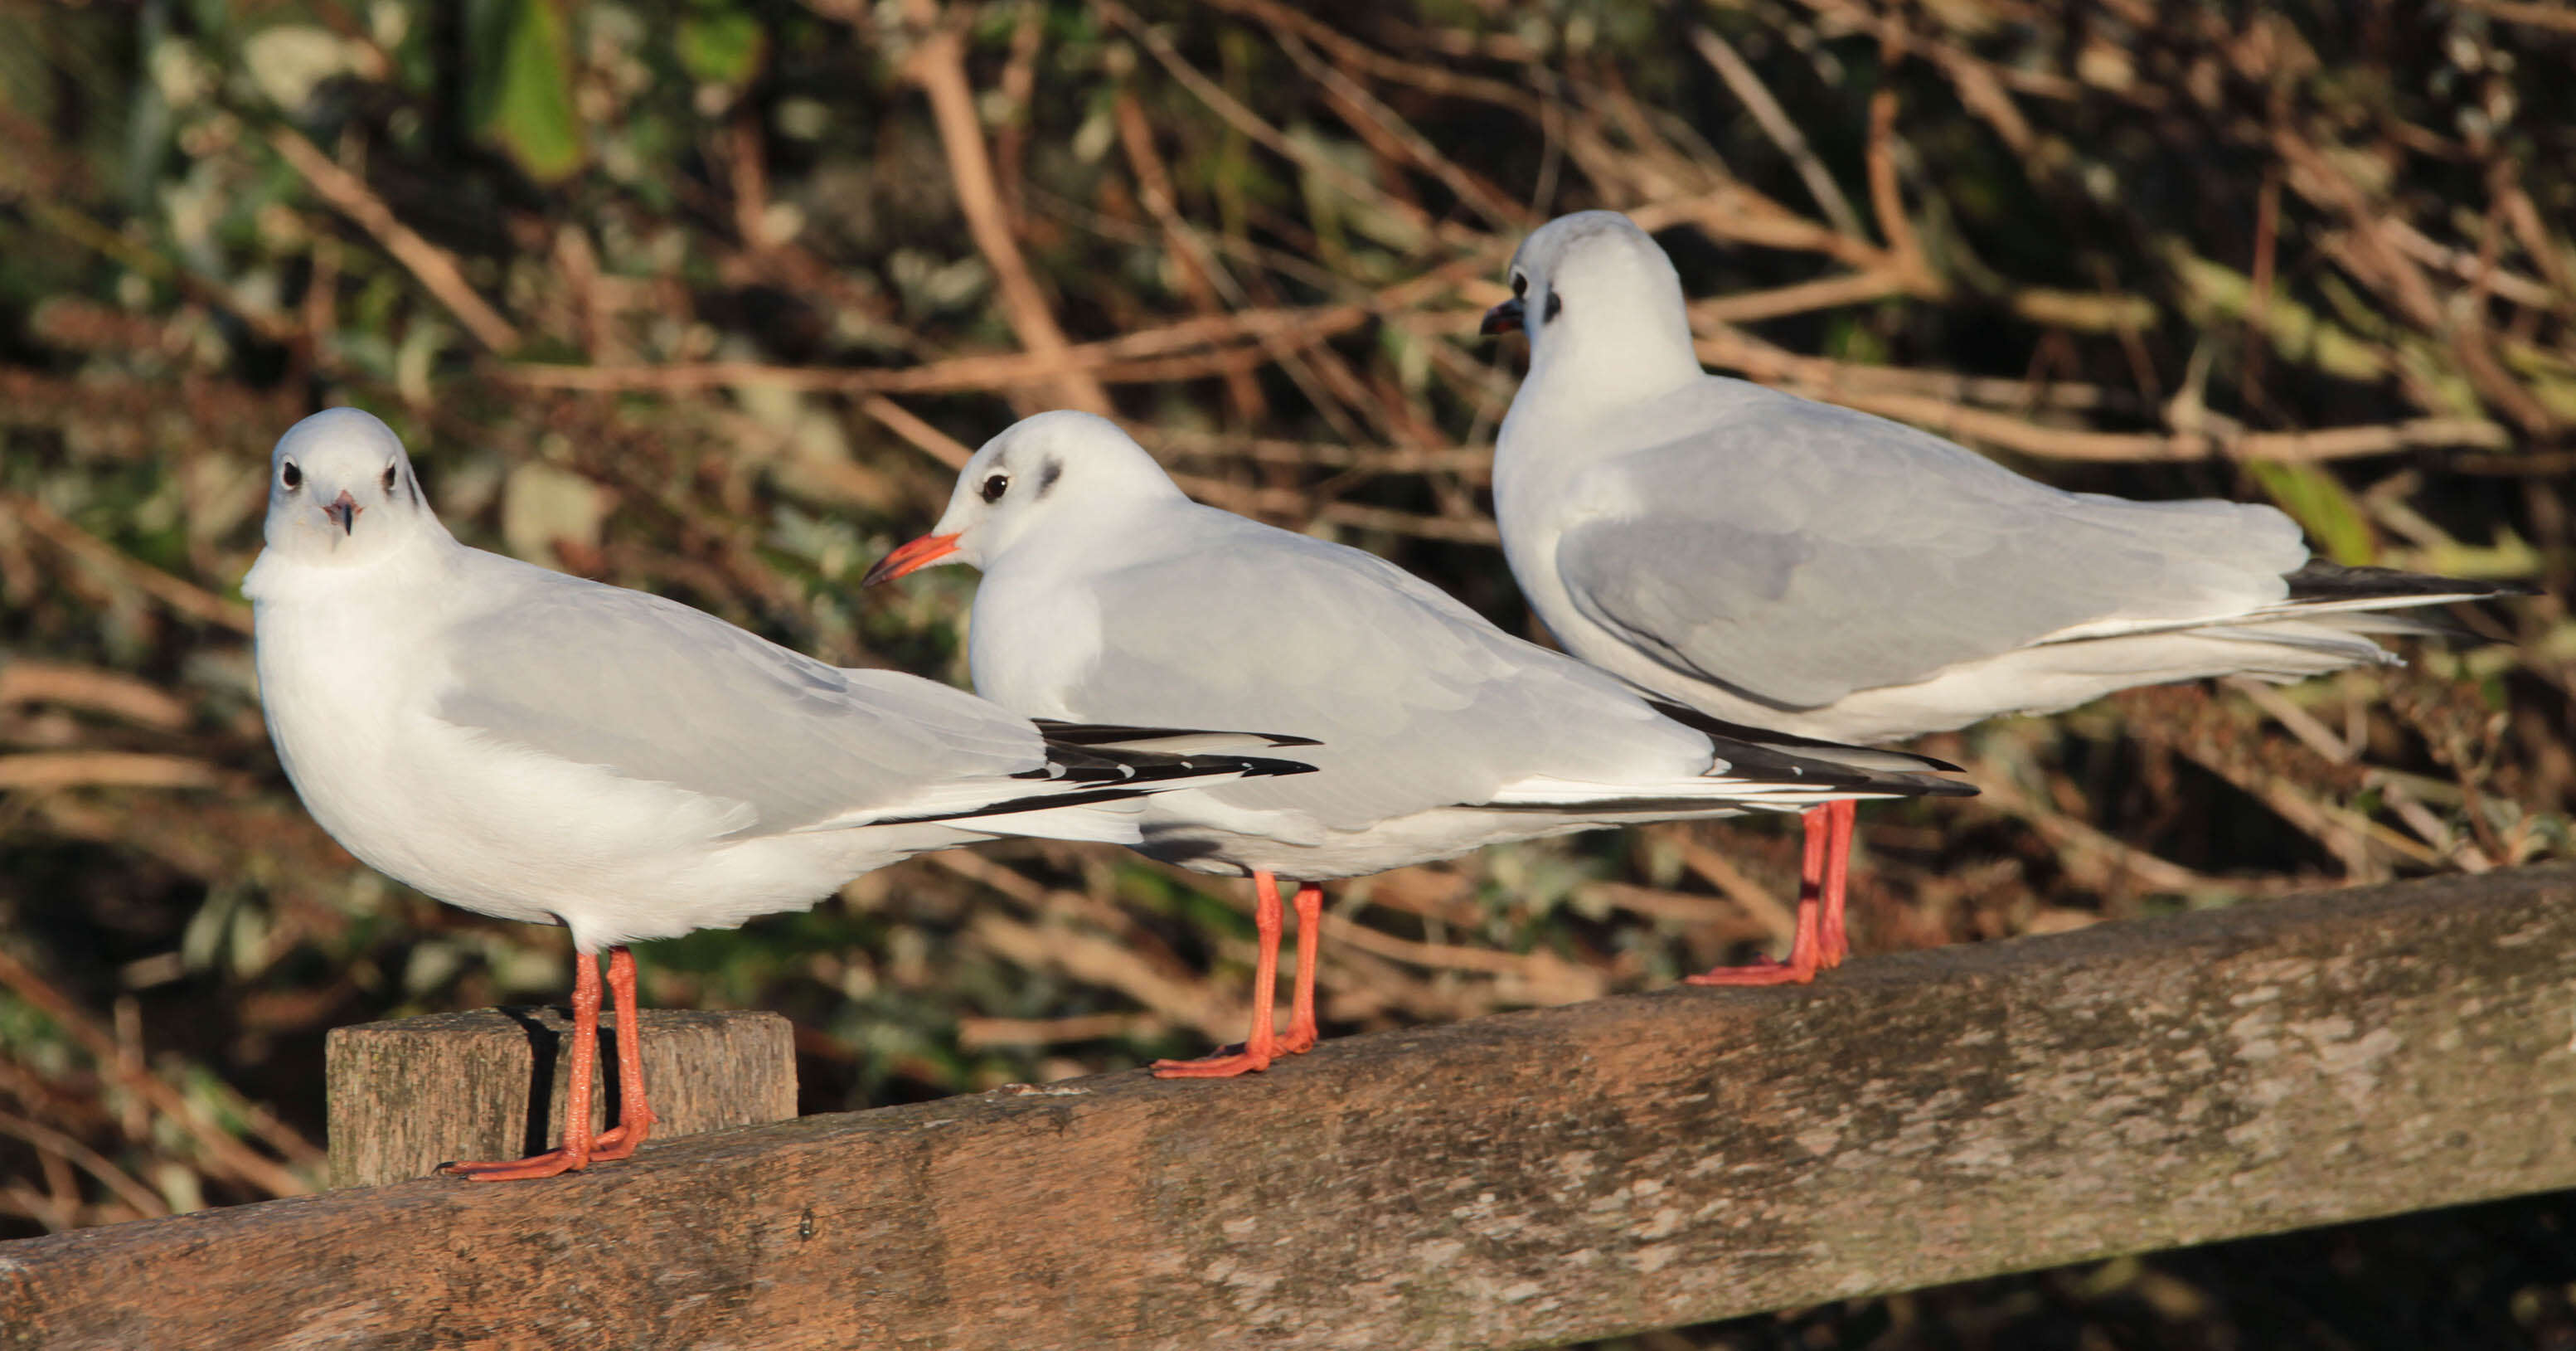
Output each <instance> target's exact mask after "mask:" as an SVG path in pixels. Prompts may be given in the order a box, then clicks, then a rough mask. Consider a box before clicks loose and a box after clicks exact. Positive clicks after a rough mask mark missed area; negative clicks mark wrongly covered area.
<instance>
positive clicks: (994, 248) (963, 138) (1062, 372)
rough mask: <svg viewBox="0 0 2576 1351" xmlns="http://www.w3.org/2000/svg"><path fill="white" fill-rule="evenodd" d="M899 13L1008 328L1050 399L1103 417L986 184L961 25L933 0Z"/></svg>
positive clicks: (988, 157) (1103, 398) (918, 0)
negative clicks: (907, 27) (908, 31)
mask: <svg viewBox="0 0 2576 1351" xmlns="http://www.w3.org/2000/svg"><path fill="white" fill-rule="evenodd" d="M904 14H905V18H906V19H907V20H908V21H909V22H910V23H911V24H912V26H913V28H914V29H915V30H916V34H915V37H916V44H915V46H914V47H913V51H912V55H911V57H910V58H909V60H908V62H907V64H906V74H908V75H909V76H910V77H911V78H912V80H913V81H914V82H915V83H917V84H919V85H920V86H921V89H922V92H923V93H924V94H926V95H928V96H929V99H930V111H931V117H932V119H933V120H934V121H936V122H937V123H938V125H939V141H940V144H941V146H942V147H944V148H945V149H946V151H947V153H948V176H949V179H950V181H951V183H952V184H953V185H954V186H955V188H956V190H957V209H958V210H959V211H960V212H962V213H964V215H965V217H966V228H967V230H968V231H969V232H970V233H972V234H973V235H974V237H975V247H976V249H977V250H978V251H980V252H981V253H982V254H983V255H984V261H985V262H987V263H989V264H990V265H991V266H992V269H993V280H994V284H995V286H996V287H997V288H998V290H999V292H1000V296H1001V302H1002V312H1003V315H1004V316H1005V317H1006V318H1008V319H1009V320H1010V324H1011V331H1012V332H1014V333H1016V334H1018V335H1019V339H1020V345H1021V346H1023V347H1025V348H1027V349H1028V351H1029V355H1030V356H1031V357H1033V358H1035V359H1036V361H1037V365H1038V367H1039V368H1040V371H1041V373H1042V380H1043V383H1044V384H1045V386H1046V388H1048V389H1049V390H1050V391H1052V395H1053V397H1054V399H1055V400H1056V401H1057V402H1059V403H1060V404H1062V405H1063V406H1066V407H1071V408H1080V409H1083V410H1084V411H1086V412H1092V413H1100V414H1103V415H1106V414H1107V413H1108V412H1109V411H1110V402H1109V391H1108V390H1107V389H1105V388H1103V387H1102V385H1101V383H1100V380H1099V379H1098V377H1096V376H1095V375H1093V374H1092V373H1090V372H1088V371H1086V370H1084V369H1082V368H1081V367H1079V366H1076V365H1074V364H1072V363H1071V362H1069V361H1068V360H1067V359H1066V356H1065V353H1066V350H1067V348H1068V346H1069V344H1068V343H1067V341H1066V339H1065V336H1064V330H1063V329H1062V328H1061V327H1058V326H1057V324H1056V321H1055V310H1054V308H1053V307H1052V306H1051V305H1050V304H1048V302H1047V298H1046V292H1045V291H1043V290H1041V289H1040V288H1039V286H1038V283H1037V279H1036V278H1035V277H1033V276H1031V275H1030V273H1029V265H1028V260H1027V259H1025V258H1023V257H1021V256H1020V245H1019V241H1018V240H1016V239H1014V238H1013V237H1012V235H1011V226H1010V220H1009V216H1008V213H1007V212H1006V211H1005V210H1004V209H1003V205H1002V195H1001V190H1000V189H999V188H998V187H996V186H995V185H994V181H993V160H992V154H991V151H990V150H989V148H988V147H986V146H985V144H984V126H983V122H982V120H981V119H980V118H978V117H977V115H976V112H975V90H974V87H973V86H972V85H970V84H969V83H968V82H967V79H966V32H965V30H964V29H963V28H962V27H960V26H958V25H957V24H956V23H953V22H950V21H949V20H948V19H947V18H946V17H945V16H943V15H942V14H941V12H940V10H939V7H938V5H937V4H936V3H934V0H906V3H905V5H904ZM1032 383H1036V382H1032Z"/></svg>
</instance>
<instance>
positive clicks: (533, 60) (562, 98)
mask: <svg viewBox="0 0 2576 1351" xmlns="http://www.w3.org/2000/svg"><path fill="white" fill-rule="evenodd" d="M503 9H504V10H505V11H507V12H506V13H505V14H504V15H503V16H501V18H502V26H501V29H500V41H499V43H498V48H499V50H498V51H497V52H496V53H495V54H494V55H495V59H496V60H497V63H498V69H497V70H496V71H495V72H494V78H493V81H492V98H491V102H490V104H489V106H488V109H487V111H486V112H485V113H484V115H483V122H482V132H483V134H484V135H485V136H487V137H489V138H491V139H492V140H494V141H496V142H498V143H499V144H500V146H501V148H502V149H503V150H505V151H507V152H508V153H509V156H510V158H511V159H513V160H516V161H517V162H518V165H519V168H520V169H521V170H522V171H524V172H525V173H526V174H527V175H528V177H530V178H533V179H535V180H537V181H538V182H540V183H553V182H557V181H559V180H561V179H564V178H568V177H570V176H571V175H573V174H574V173H577V172H579V171H580V169H581V167H582V164H583V162H584V161H585V160H586V159H587V158H588V150H587V147H585V146H584V144H583V140H582V126H581V115H580V113H578V112H576V111H575V110H574V108H573V103H572V40H571V36H570V34H569V33H567V32H566V31H565V28H566V25H565V23H564V16H563V11H562V10H560V9H558V8H557V7H556V4H555V0H505V2H504V5H503Z"/></svg>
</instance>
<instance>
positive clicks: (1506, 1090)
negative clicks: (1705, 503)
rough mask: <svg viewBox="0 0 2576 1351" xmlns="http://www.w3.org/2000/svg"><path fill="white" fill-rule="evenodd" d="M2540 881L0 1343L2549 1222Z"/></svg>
mask: <svg viewBox="0 0 2576 1351" xmlns="http://www.w3.org/2000/svg"><path fill="white" fill-rule="evenodd" d="M2571 956H2576V869H2571V868H2569V867H2567V866H2564V865H2550V866H2546V867H2535V868H2526V869H2520V870H2516V871H2511V872H2497V873H2490V874H2486V875H2484V876H2481V877H2461V878H2443V879H2437V880H2430V881H2423V882H2415V883H2407V884H2401V885H2397V886H2391V887H2382V888H2372V889H2367V890H2353V891H2346V892H2341V893H2335V894H2330V895H2320V896H2311V897H2303V898H2298V899H2293V900H2285V901H2279V902H2273V903H2268V904H2259V905H2246V906H2242V907H2238V908H2235V909H2231V910H2224V911H2210V912H2203V913H2197V914H2188V915H2181V916H2175V917H2171V918H2165V919H2158V920H2153V921H2147V922H2141V923H2134V924H2118V925H2103V926H2099V927H2096V928H2093V929H2088V930H2085V931H2082V932H2079V933H2072V934H2063V935H2056V936H2050V937H2042V938H2027V939H2019V940H2015V941H2012V942H2007V943H1995V944H1990V945H1984V946H1976V947H1963V948H1950V949H1943V950H1939V951H1933V952H1923V953H1913V954H1906V955H1903V956H1897V957H1886V958H1876V959H1869V960H1863V961H1860V962H1857V963H1854V964H1852V965H1850V966H1846V967H1845V968H1843V969H1842V970H1841V971H1840V972H1837V973H1835V974H1833V975H1831V976H1829V977H1827V978H1826V979H1825V980H1824V981H1823V982H1820V983H1819V984H1817V985H1815V986H1813V987H1809V988H1806V989H1782V990H1698V989H1676V990H1668V991H1664V992H1662V993H1657V994H1651V995H1642V996H1631V997H1624V998H1617V999H1605V1000H1598V1001H1594V1002H1592V1003H1588V1004H1580V1005H1574V1006H1571V1007H1567V1008H1560V1009H1551V1010H1544V1011H1536V1012H1529V1013H1516V1014H1507V1015H1504V1016H1500V1017H1493V1018H1484V1019H1478V1020H1475V1021H1473V1022H1468V1023H1462V1024H1458V1025H1456V1026H1451V1027H1443V1028H1432V1029H1423V1030H1416V1031H1406V1032H1399V1033H1390V1034H1384V1035H1377V1036H1367V1037H1354V1038H1350V1039H1348V1040H1345V1041H1342V1042H1337V1043H1333V1044H1329V1045H1327V1046H1325V1047H1324V1048H1322V1049H1320V1050H1318V1051H1317V1052H1316V1053H1314V1054H1312V1055H1309V1056H1305V1057H1301V1058H1299V1059H1297V1060H1294V1061H1291V1062H1288V1063H1286V1064H1284V1065H1283V1066H1281V1067H1279V1068H1277V1069H1274V1070H1272V1071H1271V1072H1270V1073H1268V1074H1266V1075H1262V1076H1258V1077H1254V1078H1249V1079H1243V1080H1235V1081H1228V1082H1186V1081H1175V1082H1162V1081H1157V1080H1154V1079H1151V1078H1148V1077H1146V1076H1145V1075H1143V1074H1141V1073H1125V1074H1115V1075H1107V1076H1102V1077H1099V1078H1094V1079H1088V1080H1081V1081H1076V1082H1073V1083H1068V1084H1060V1085H1054V1086H1051V1087H1049V1088H1047V1089H1044V1090H1038V1091H1034V1092H1030V1093H1026V1094H1023V1095H1014V1094H1012V1093H1010V1092H1008V1091H1002V1092H996V1093H989V1094H983V1095H980V1096H975V1097H966V1098H953V1099H949V1100H946V1101H942V1102H934V1103H925V1104H919V1105H913V1106H905V1107H897V1108H889V1109H885V1110H880V1111H873V1112H861V1113H856V1114H851V1115H841V1116H823V1117H807V1118H804V1119H802V1120H798V1121H794V1122H788V1123H784V1124H780V1125H774V1126H760V1127H750V1128H745V1129H740V1130H732V1131H719V1132H716V1133H713V1134H709V1135H701V1136H696V1137H693V1138H690V1139H685V1140H679V1141H674V1142H671V1143H669V1144H655V1145H651V1146H648V1147H647V1148H646V1150H645V1151H644V1153H643V1154H642V1155H640V1156H639V1157H637V1158H636V1159H634V1160H631V1161H628V1162H626V1163H623V1164H618V1165H610V1166H602V1167H600V1168H596V1169H594V1170H592V1171H591V1172H589V1173H586V1174H581V1175H578V1176H571V1177H564V1178H558V1179H551V1180H548V1181H544V1182H533V1183H514V1184H507V1185H477V1184H467V1183H462V1182H454V1181H449V1180H444V1179H429V1180H424V1181H415V1182H406V1183H401V1184H398V1185H395V1186H389V1187H381V1188H373V1189H365V1190H357V1191H347V1192H337V1193H332V1194H329V1195H325V1196H319V1197H307V1198H297V1199H293V1200H286V1201H275V1202H269V1203H265V1204H261V1205H253V1206H243V1207H239V1208H236V1209H231V1210H224V1211H216V1212H211V1213H205V1214H199V1215H191V1216H184V1217H180V1218H176V1219H169V1220H152V1221H141V1222H137V1223H133V1224H124V1225H115V1226H109V1227H105V1228H100V1229H91V1230H84V1231H78V1232H74V1233H69V1234H62V1235H55V1236H51V1237H46V1238H38V1239H29V1240H23V1241H20V1242H16V1243H11V1244H0V1347H11V1348H19V1347H48V1348H92V1347H101V1348H104V1347H134V1346H152V1347H159V1348H177V1347H198V1346H222V1347H335V1348H344V1347H394V1348H410V1347H433V1346H464V1345H471V1346H476V1347H503V1346H510V1347H518V1346H528V1347H552V1346H574V1345H579V1346H587V1347H629V1346H636V1347H641V1346H650V1347H656V1348H717V1347H753V1346H757V1347H764V1348H777V1349H782V1351H783V1349H786V1348H804V1347H816V1348H821V1347H832V1348H840V1347H849V1346H861V1345H865V1346H902V1347H922V1348H930V1347H957V1348H968V1347H974V1348H982V1347H1011V1348H1015V1351H1041V1349H1042V1348H1120V1349H1122V1351H1123V1349H1126V1348H1203V1347H1212V1346H1253V1345H1257V1346H1262V1347H1279V1348H1306V1347H1349V1348H1371V1349H1376V1348H1389V1347H1404V1348H1450V1347H1505V1346H1544V1345H1552V1344H1555V1343H1558V1342H1563V1341H1568V1340H1574V1339H1578V1338H1586V1337H1599V1336H1605V1335H1610V1334H1614V1333H1618V1332H1621V1331H1623V1330H1630V1329H1639V1328H1648V1327H1658V1326H1667V1325H1672V1324H1679V1323H1685V1322H1691V1321H1694V1320H1700V1319H1708V1318H1715V1317H1721V1316H1725V1315H1730V1314H1737V1313H1744V1312H1749V1311H1755V1310H1764V1309H1775V1308H1783V1307H1790V1306H1797V1305H1805V1304H1809V1303H1813V1302H1816V1301H1820V1300H1826V1299H1833V1298H1837V1297H1843V1296H1851V1295H1858V1294H1863V1293H1868V1292H1874V1291H1887V1290H1896V1289H1905V1288H1912V1287H1919V1286H1923V1285H1929V1284H1934V1283H1938V1282H1944V1281H1952V1280H1959V1279H1964V1278H1968V1277H1973V1276H1979V1275H1985V1274H1989V1273H1994V1272H2001V1271H2008V1270H2014V1269H2021V1268H2029V1267H2035V1266H2042V1265H2047V1264H2053V1263H2062V1262H2070V1261H2077V1260H2082V1259H2088V1258H2095V1257H2101V1256H2104V1255H2108V1254H2113V1253H2124V1252H2135V1251H2142V1250H2148V1249H2154V1248H2161V1247H2168V1246H2172V1245H2177V1244H2187V1243H2198V1242H2204V1241H2208V1240H2214V1239H2220V1238H2226V1237H2231V1236H2236V1235H2244V1234H2256V1233H2265V1232H2271V1231H2276V1230H2282V1229H2290V1228H2296V1227H2299V1226H2303V1225H2312V1224H2323V1223H2328V1222H2334V1221H2343V1220H2353V1219H2360V1218H2364V1217H2369V1216H2377V1215H2385V1214H2391V1213H2395V1212H2400V1211H2406V1210H2413V1209H2420V1208H2423V1207H2427V1206H2434V1205H2444V1204H2452V1203H2458V1202H2467V1201H2476V1200H2481V1199H2485V1198H2490V1197H2497V1196H2504V1195H2510V1194H2515V1193H2521V1192H2529V1191H2536V1190H2542V1189H2548V1188H2559V1187H2568V1186H2571V1185H2576V1130H2571V1129H2570V1128H2569V1126H2568V1123H2569V1122H2570V1121H2576V1050H2571V1045H2570V1039H2571V1036H2576V978H2571V961H2570V959H2571Z"/></svg>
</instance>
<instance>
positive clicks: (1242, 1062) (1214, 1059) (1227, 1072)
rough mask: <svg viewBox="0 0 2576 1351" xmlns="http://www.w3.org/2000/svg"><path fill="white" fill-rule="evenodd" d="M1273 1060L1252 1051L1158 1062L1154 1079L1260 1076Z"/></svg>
mask: <svg viewBox="0 0 2576 1351" xmlns="http://www.w3.org/2000/svg"><path fill="white" fill-rule="evenodd" d="M1273 1058H1274V1057H1273V1056H1271V1055H1270V1054H1266V1053H1265V1054H1259V1055H1256V1054H1254V1053H1253V1052H1251V1051H1237V1052H1235V1053H1234V1054H1232V1055H1226V1054H1223V1053H1219V1054H1217V1055H1212V1056H1205V1057H1202V1058H1200V1059H1197V1060H1157V1061H1155V1062H1154V1077H1155V1078H1157V1079H1231V1078H1234V1077H1235V1076H1236V1075H1239V1074H1258V1073H1260V1072H1261V1071H1263V1070H1266V1069H1268V1068H1270V1062H1271V1060H1272V1059H1273Z"/></svg>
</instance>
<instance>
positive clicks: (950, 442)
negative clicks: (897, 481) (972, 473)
mask: <svg viewBox="0 0 2576 1351" xmlns="http://www.w3.org/2000/svg"><path fill="white" fill-rule="evenodd" d="M859 411H860V412H862V413H865V414H867V415H868V416H869V417H872V418H875V419H876V420H877V422H878V423H879V424H880V425H882V426H883V427H884V428H885V429H886V430H887V431H890V432H893V433H894V434H895V435H897V436H900V437H902V438H903V439H904V440H906V441H909V442H911V443H912V444H913V445H914V446H915V447H916V448H918V449H919V450H921V451H922V452H923V453H924V454H927V455H928V456H930V458H932V459H934V460H937V461H939V462H940V463H941V464H944V465H946V466H948V467H949V468H950V469H963V468H965V467H966V462H967V461H968V460H971V459H973V458H975V452H974V451H971V450H969V449H967V448H966V447H965V446H963V445H961V444H959V443H958V440H957V438H956V437H953V436H950V435H949V434H948V433H946V432H943V431H941V430H939V429H938V428H937V427H933V426H931V425H930V424H929V423H927V422H924V421H922V420H921V419H920V418H919V417H918V416H916V415H915V414H914V413H913V411H912V410H911V409H909V408H906V407H904V406H903V405H902V404H899V403H896V402H895V401H894V400H892V399H889V398H887V397H886V396H884V395H882V394H870V395H868V396H867V397H865V398H862V399H860V400H859Z"/></svg>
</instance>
